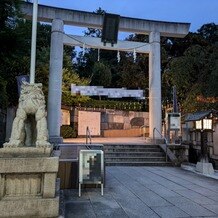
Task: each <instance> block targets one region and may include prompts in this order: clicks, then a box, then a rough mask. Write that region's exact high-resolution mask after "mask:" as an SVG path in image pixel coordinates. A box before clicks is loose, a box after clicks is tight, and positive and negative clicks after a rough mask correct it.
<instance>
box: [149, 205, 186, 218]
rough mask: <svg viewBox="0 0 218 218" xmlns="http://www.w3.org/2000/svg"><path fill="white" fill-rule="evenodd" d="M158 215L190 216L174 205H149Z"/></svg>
mask: <svg viewBox="0 0 218 218" xmlns="http://www.w3.org/2000/svg"><path fill="white" fill-rule="evenodd" d="M151 208H152V210H154V211H155V212H156V213H157V214H158V215H159V216H160V217H162V218H169V217H190V216H189V215H188V214H187V213H185V212H184V211H182V210H181V209H179V208H178V207H176V206H167V207H151Z"/></svg>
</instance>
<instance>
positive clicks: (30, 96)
mask: <svg viewBox="0 0 218 218" xmlns="http://www.w3.org/2000/svg"><path fill="white" fill-rule="evenodd" d="M31 120H32V121H31ZM30 121H31V122H30ZM31 125H34V127H33V128H32V127H31ZM27 142H28V143H29V144H28V143H27ZM23 146H36V147H43V148H48V147H51V144H50V143H49V142H48V130H47V121H46V111H45V97H44V94H43V92H42V84H41V83H34V84H29V83H27V82H23V84H22V85H21V94H20V98H19V105H18V109H17V113H16V117H15V119H14V121H13V126H12V132H11V138H10V140H9V142H6V143H4V147H23Z"/></svg>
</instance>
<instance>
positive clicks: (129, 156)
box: [104, 144, 171, 166]
mask: <svg viewBox="0 0 218 218" xmlns="http://www.w3.org/2000/svg"><path fill="white" fill-rule="evenodd" d="M104 154H105V163H106V166H168V165H171V163H168V162H167V163H166V156H165V153H164V152H163V150H162V149H161V148H160V146H159V145H144V144H136V145H133V144H107V145H104Z"/></svg>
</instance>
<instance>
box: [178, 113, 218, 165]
mask: <svg viewBox="0 0 218 218" xmlns="http://www.w3.org/2000/svg"><path fill="white" fill-rule="evenodd" d="M208 120H211V122H212V128H206V141H207V145H208V153H209V158H210V161H211V162H212V163H214V166H215V167H216V168H217V167H218V111H216V110H207V111H199V112H195V113H191V114H188V115H187V116H186V117H185V124H184V125H183V131H182V132H183V134H182V135H183V141H186V143H188V144H189V145H190V146H189V161H190V162H192V163H196V162H197V161H198V160H199V158H200V154H201V131H202V128H199V127H201V125H202V124H203V121H205V122H207V121H208ZM205 124H206V123H205ZM199 125H200V126H199Z"/></svg>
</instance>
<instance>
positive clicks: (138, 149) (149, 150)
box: [104, 147, 162, 153]
mask: <svg viewBox="0 0 218 218" xmlns="http://www.w3.org/2000/svg"><path fill="white" fill-rule="evenodd" d="M104 151H105V152H106V153H108V152H162V150H161V148H116V147H114V148H105V147H104Z"/></svg>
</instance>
